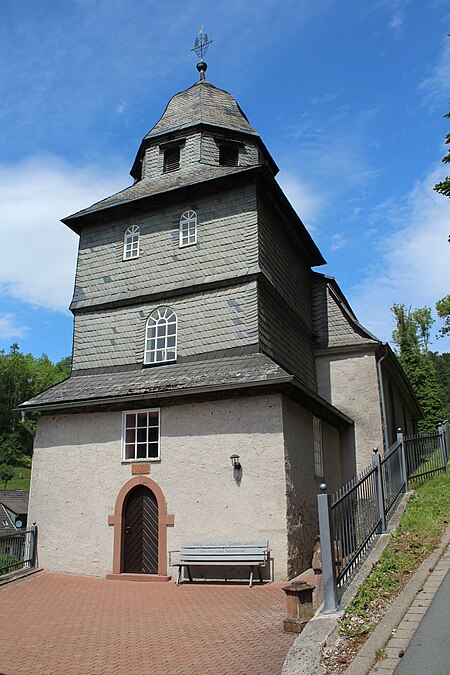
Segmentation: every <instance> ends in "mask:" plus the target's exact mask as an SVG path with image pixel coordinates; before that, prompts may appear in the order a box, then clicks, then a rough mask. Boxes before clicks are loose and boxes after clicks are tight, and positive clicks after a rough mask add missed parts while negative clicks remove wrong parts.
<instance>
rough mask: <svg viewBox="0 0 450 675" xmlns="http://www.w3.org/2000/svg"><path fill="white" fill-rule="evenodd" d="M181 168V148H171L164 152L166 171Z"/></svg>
mask: <svg viewBox="0 0 450 675" xmlns="http://www.w3.org/2000/svg"><path fill="white" fill-rule="evenodd" d="M179 168H180V148H169V149H168V150H166V151H165V153H164V173H167V172H169V171H176V170H177V169H179Z"/></svg>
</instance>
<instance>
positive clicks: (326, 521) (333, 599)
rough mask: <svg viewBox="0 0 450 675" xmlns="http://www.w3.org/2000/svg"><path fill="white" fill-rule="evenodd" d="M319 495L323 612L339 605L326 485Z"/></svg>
mask: <svg viewBox="0 0 450 675" xmlns="http://www.w3.org/2000/svg"><path fill="white" fill-rule="evenodd" d="M320 489H321V490H322V494H321V495H317V509H318V512H319V529H320V547H321V551H322V577H323V596H324V598H323V610H322V612H323V613H324V614H331V613H332V612H336V611H337V608H338V606H339V599H338V592H337V584H336V564H335V554H334V542H333V537H332V533H331V520H330V496H329V495H327V494H326V493H325V491H326V489H327V486H326V485H325V483H322V485H321V486H320Z"/></svg>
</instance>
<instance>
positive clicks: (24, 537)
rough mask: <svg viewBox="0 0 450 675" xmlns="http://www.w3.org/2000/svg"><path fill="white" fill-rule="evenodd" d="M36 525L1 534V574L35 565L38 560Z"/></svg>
mask: <svg viewBox="0 0 450 675" xmlns="http://www.w3.org/2000/svg"><path fill="white" fill-rule="evenodd" d="M36 532H37V529H36V525H33V526H32V527H29V528H26V529H23V530H17V532H8V533H6V534H1V535H0V575H2V574H7V573H8V572H14V571H16V570H20V569H22V568H23V567H34V565H35V562H36Z"/></svg>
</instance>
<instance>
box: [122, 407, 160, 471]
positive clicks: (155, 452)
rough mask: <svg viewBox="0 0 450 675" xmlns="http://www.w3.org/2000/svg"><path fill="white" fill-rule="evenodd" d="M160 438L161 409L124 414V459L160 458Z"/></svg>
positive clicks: (127, 460) (126, 460)
mask: <svg viewBox="0 0 450 675" xmlns="http://www.w3.org/2000/svg"><path fill="white" fill-rule="evenodd" d="M159 440H160V426H159V410H139V411H137V412H127V413H124V414H123V434H122V460H123V461H125V462H130V461H133V460H143V459H159Z"/></svg>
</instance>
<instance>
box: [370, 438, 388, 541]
mask: <svg viewBox="0 0 450 675" xmlns="http://www.w3.org/2000/svg"><path fill="white" fill-rule="evenodd" d="M373 452H374V456H373V457H372V460H373V463H374V465H375V469H376V471H375V473H376V480H375V487H376V491H377V508H378V516H379V518H380V524H379V525H378V534H381V533H382V532H386V513H385V511H384V490H383V474H382V473H381V472H382V470H383V467H382V465H381V457H380V453H379V452H378V448H374V449H373Z"/></svg>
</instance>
